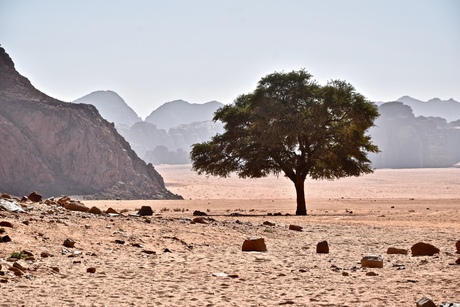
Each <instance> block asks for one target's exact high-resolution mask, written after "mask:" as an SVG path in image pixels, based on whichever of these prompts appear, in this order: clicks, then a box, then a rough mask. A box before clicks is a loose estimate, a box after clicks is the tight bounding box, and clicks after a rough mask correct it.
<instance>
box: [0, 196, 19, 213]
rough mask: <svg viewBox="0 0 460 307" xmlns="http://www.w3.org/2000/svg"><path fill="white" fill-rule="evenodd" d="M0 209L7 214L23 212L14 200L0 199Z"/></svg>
mask: <svg viewBox="0 0 460 307" xmlns="http://www.w3.org/2000/svg"><path fill="white" fill-rule="evenodd" d="M0 209H3V210H6V211H9V212H25V211H24V209H22V207H21V206H20V205H19V204H18V201H17V200H15V199H4V198H0Z"/></svg>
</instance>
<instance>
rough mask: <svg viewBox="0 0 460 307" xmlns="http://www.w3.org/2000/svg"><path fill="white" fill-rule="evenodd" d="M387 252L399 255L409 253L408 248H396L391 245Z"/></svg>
mask: <svg viewBox="0 0 460 307" xmlns="http://www.w3.org/2000/svg"><path fill="white" fill-rule="evenodd" d="M387 254H390V255H391V254H393V255H394V254H399V255H407V249H404V248H396V247H389V248H388V250H387Z"/></svg>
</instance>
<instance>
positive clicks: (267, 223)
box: [263, 221, 275, 226]
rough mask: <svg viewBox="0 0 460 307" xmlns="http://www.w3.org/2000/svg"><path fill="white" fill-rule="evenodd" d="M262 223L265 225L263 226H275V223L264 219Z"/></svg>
mask: <svg viewBox="0 0 460 307" xmlns="http://www.w3.org/2000/svg"><path fill="white" fill-rule="evenodd" d="M263 225H265V226H275V223H273V222H270V221H265V222H264V223H263Z"/></svg>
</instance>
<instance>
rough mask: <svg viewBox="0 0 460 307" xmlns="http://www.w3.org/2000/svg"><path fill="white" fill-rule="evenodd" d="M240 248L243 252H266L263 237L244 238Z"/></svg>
mask: <svg viewBox="0 0 460 307" xmlns="http://www.w3.org/2000/svg"><path fill="white" fill-rule="evenodd" d="M241 250H242V251H243V252H266V251H267V246H266V245H265V239H264V238H258V237H253V238H249V239H247V240H244V242H243V246H242V247H241Z"/></svg>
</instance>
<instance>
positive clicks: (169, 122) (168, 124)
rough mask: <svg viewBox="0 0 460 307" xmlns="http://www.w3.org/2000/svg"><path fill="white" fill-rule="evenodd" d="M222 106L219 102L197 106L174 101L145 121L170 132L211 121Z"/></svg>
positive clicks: (157, 110)
mask: <svg viewBox="0 0 460 307" xmlns="http://www.w3.org/2000/svg"><path fill="white" fill-rule="evenodd" d="M222 106H223V104H222V103H220V102H217V101H210V102H207V103H204V104H195V103H189V102H187V101H183V100H174V101H171V102H167V103H165V104H163V105H162V106H160V107H159V108H158V109H156V110H155V111H153V112H152V113H151V114H150V115H149V116H147V117H146V118H145V121H146V122H148V123H152V124H154V125H155V126H156V127H157V128H158V129H165V130H168V129H170V128H173V127H177V126H179V125H182V124H191V123H194V122H202V121H210V120H212V118H213V117H214V112H215V111H216V110H217V109H219V108H220V107H222Z"/></svg>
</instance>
